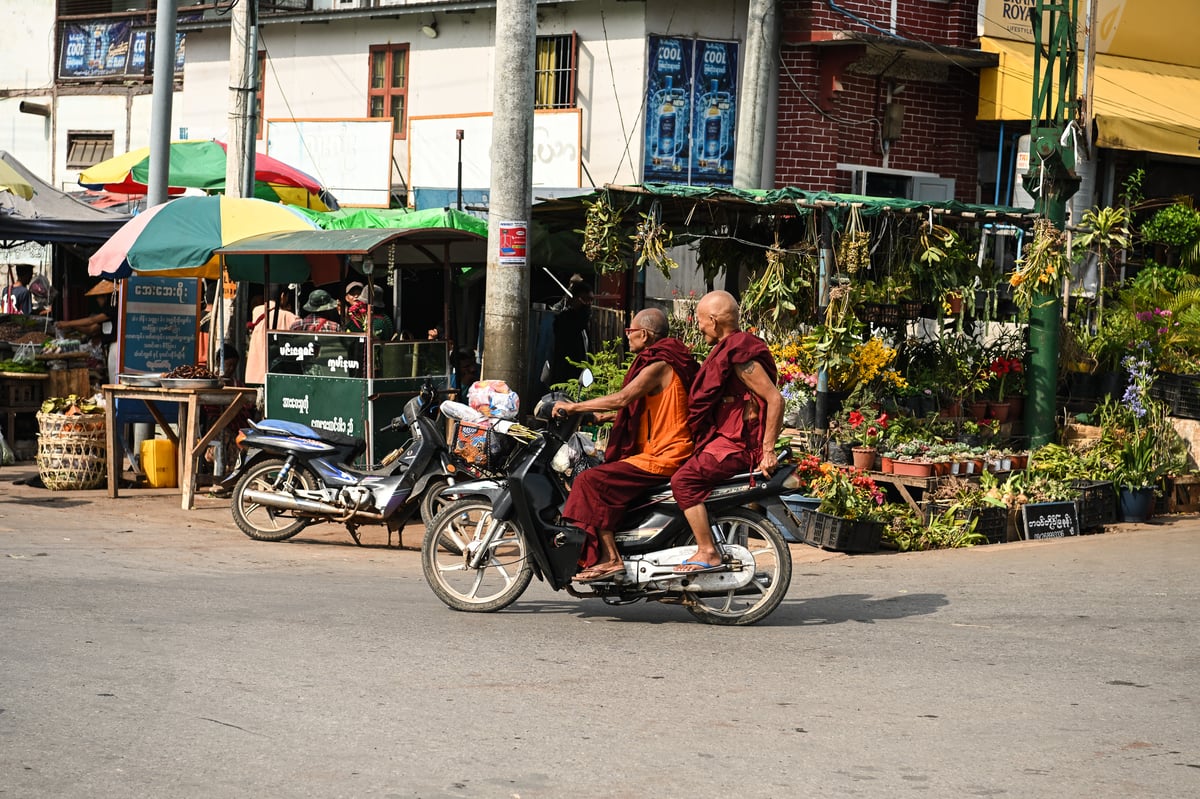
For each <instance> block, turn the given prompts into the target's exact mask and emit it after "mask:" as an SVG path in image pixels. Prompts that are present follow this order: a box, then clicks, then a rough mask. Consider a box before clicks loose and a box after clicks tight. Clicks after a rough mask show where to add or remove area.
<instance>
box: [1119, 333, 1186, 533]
mask: <svg viewBox="0 0 1200 799" xmlns="http://www.w3.org/2000/svg"><path fill="white" fill-rule="evenodd" d="M1124 365H1125V368H1126V370H1127V371H1128V373H1129V384H1128V387H1127V388H1126V390H1125V394H1124V396H1123V397H1122V401H1121V402H1119V403H1107V404H1105V405H1104V406H1103V408H1102V409H1101V427H1102V428H1103V429H1104V431H1105V433H1104V437H1102V439H1101V444H1100V447H1101V448H1102V450H1103V449H1107V450H1108V451H1109V452H1111V454H1112V455H1113V456H1114V460H1115V467H1114V469H1113V471H1112V477H1113V482H1114V483H1115V484H1116V485H1117V488H1118V493H1119V498H1120V508H1121V516H1122V519H1123V520H1124V521H1130V522H1142V521H1145V520H1146V519H1148V518H1149V517H1150V515H1151V513H1152V512H1153V510H1154V494H1155V491H1156V489H1157V486H1158V484H1159V482H1160V481H1161V480H1162V478H1163V477H1164V476H1166V475H1167V474H1170V473H1171V472H1173V471H1176V470H1179V469H1180V468H1182V467H1183V466H1184V463H1185V460H1184V456H1183V449H1182V448H1181V446H1180V445H1181V442H1180V439H1179V435H1178V433H1176V432H1175V428H1174V426H1173V425H1172V424H1171V423H1170V421H1169V420H1168V419H1167V415H1166V410H1165V408H1164V407H1163V405H1162V403H1160V402H1156V401H1155V400H1153V399H1151V398H1150V387H1151V384H1152V383H1153V382H1154V376H1153V374H1152V373H1151V372H1150V364H1149V362H1148V361H1146V360H1144V359H1139V358H1138V357H1137V356H1134V355H1130V356H1128V357H1127V358H1126V359H1125V362H1124Z"/></svg>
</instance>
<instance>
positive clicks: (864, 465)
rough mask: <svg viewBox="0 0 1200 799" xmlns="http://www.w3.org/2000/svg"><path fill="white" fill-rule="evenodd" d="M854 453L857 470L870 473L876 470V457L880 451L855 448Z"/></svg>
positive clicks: (872, 448) (869, 448) (868, 448)
mask: <svg viewBox="0 0 1200 799" xmlns="http://www.w3.org/2000/svg"><path fill="white" fill-rule="evenodd" d="M852 452H853V459H854V468H855V469H862V470H863V471H868V472H869V471H871V470H873V469H874V468H875V455H876V454H877V452H878V450H876V449H875V448H874V447H854V449H853V450H852Z"/></svg>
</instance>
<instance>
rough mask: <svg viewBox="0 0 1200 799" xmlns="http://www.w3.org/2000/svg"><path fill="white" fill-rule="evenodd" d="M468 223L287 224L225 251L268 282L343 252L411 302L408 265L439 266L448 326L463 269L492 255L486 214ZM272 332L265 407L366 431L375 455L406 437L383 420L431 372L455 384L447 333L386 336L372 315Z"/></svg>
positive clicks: (396, 302) (273, 413)
mask: <svg viewBox="0 0 1200 799" xmlns="http://www.w3.org/2000/svg"><path fill="white" fill-rule="evenodd" d="M447 213H449V212H447ZM460 216H466V215H460ZM468 228H469V229H464V228H463V227H450V226H437V227H425V228H411V229H394V228H392V229H389V228H378V229H350V230H322V231H300V232H295V233H280V234H273V235H269V236H259V237H254V238H250V239H245V240H243V241H239V242H235V243H233V244H230V245H227V246H225V247H222V248H221V249H220V250H218V254H219V255H221V256H222V257H223V258H224V261H225V264H226V267H227V269H228V272H229V275H230V276H231V277H232V278H233V279H235V280H239V279H240V280H251V279H253V280H261V281H262V282H264V283H270V282H285V281H294V280H301V279H304V277H305V276H306V275H308V274H310V273H311V271H312V269H313V267H314V265H315V264H316V263H319V262H322V261H324V262H328V261H329V260H330V259H339V260H343V259H344V261H345V262H346V265H347V268H348V269H349V270H352V271H353V272H355V273H357V274H360V275H362V276H363V277H364V278H365V280H366V282H367V285H368V292H369V294H370V295H374V293H375V292H376V291H381V292H382V291H384V290H389V291H391V292H392V306H393V307H396V308H399V307H401V305H402V304H403V296H402V292H403V285H404V281H403V279H401V278H402V276H403V274H404V273H406V272H411V271H414V270H436V272H437V274H439V275H440V288H441V302H440V303H439V306H440V312H441V313H440V317H441V324H440V329H441V330H443V331H447V330H453V329H455V326H454V321H455V320H454V319H453V318H452V314H451V297H452V291H453V285H454V282H453V274H454V272H455V270H458V269H462V268H468V267H476V266H481V265H482V264H483V263H484V259H485V246H486V242H487V238H486V233H485V232H484V230H483V228H482V223H480V222H479V221H478V220H474V224H472V225H469V226H468ZM314 282H317V281H316V280H314ZM384 287H387V288H386V289H385V288H384ZM422 299H423V300H424V301H425V302H426V304H430V303H429V302H428V299H426V298H424V297H422ZM395 321H397V320H393V322H395ZM401 321H402V320H401ZM267 340H268V346H267V356H266V357H267V364H266V367H267V369H266V383H265V398H264V407H265V414H266V415H267V416H269V417H271V418H275V419H285V420H289V421H295V422H300V423H302V424H306V425H309V426H310V427H313V428H317V429H323V430H330V431H334V432H338V433H345V434H347V435H355V436H362V437H363V438H365V439H366V440H367V451H366V459H367V461H368V462H369V463H375V462H376V460H377V454H380V453H384V452H388V451H390V450H391V449H393V448H395V447H396V446H398V445H399V444H400V443H402V442H401V441H400V440H399V436H400V435H401V433H400V432H389V433H382V434H381V433H378V432H377V429H378V428H379V427H380V426H382V425H383V424H386V423H387V422H388V421H390V420H391V418H392V417H394V416H396V415H398V414H399V413H400V411H401V409H402V408H403V405H404V402H405V401H406V400H407V399H408V397H410V396H411V395H412V394H413V393H414V392H415V391H416V390H417V389H418V388H419V387H420V385H421V382H422V381H423V380H424V379H427V378H430V379H432V380H433V382H434V384H435V385H436V386H438V387H440V388H445V387H447V386H448V385H449V379H450V355H451V352H450V346H451V342H450V341H449V340H448V339H446V338H442V339H440V340H432V341H430V340H422V341H402V340H387V341H383V340H380V339H379V338H378V337H377V336H376V334H375V333H374V331H373V329H372V325H366V331H365V332H364V333H288V332H282V331H279V332H271V333H270V334H269V335H268V338H267Z"/></svg>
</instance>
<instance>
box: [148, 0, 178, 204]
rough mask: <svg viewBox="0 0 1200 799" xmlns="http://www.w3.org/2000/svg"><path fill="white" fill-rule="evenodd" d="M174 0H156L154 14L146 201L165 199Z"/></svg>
mask: <svg viewBox="0 0 1200 799" xmlns="http://www.w3.org/2000/svg"><path fill="white" fill-rule="evenodd" d="M175 3H176V0H160V2H159V4H158V13H157V15H156V16H155V18H154V94H153V95H152V96H151V107H150V175H149V177H148V182H147V183H146V205H148V206H152V205H158V204H160V203H165V202H166V201H167V187H168V186H169V185H170V184H169V183H168V181H169V179H170V173H171V102H172V100H173V99H174V97H175Z"/></svg>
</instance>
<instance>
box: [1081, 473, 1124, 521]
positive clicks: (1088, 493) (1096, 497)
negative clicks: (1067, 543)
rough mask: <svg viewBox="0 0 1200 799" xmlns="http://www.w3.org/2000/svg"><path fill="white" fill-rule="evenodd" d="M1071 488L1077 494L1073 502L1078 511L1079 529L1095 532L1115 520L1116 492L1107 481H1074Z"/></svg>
mask: <svg viewBox="0 0 1200 799" xmlns="http://www.w3.org/2000/svg"><path fill="white" fill-rule="evenodd" d="M1071 487H1072V488H1074V489H1076V490H1077V491H1078V492H1079V499H1077V500H1075V504H1076V506H1078V508H1079V510H1078V513H1079V529H1080V530H1081V531H1082V530H1095V529H1096V528H1098V527H1103V526H1104V525H1106V524H1113V523H1114V522H1116V520H1117V492H1116V490H1115V489H1114V488H1113V484H1112V483H1111V482H1110V481H1108V480H1074V481H1072V483H1071Z"/></svg>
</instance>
